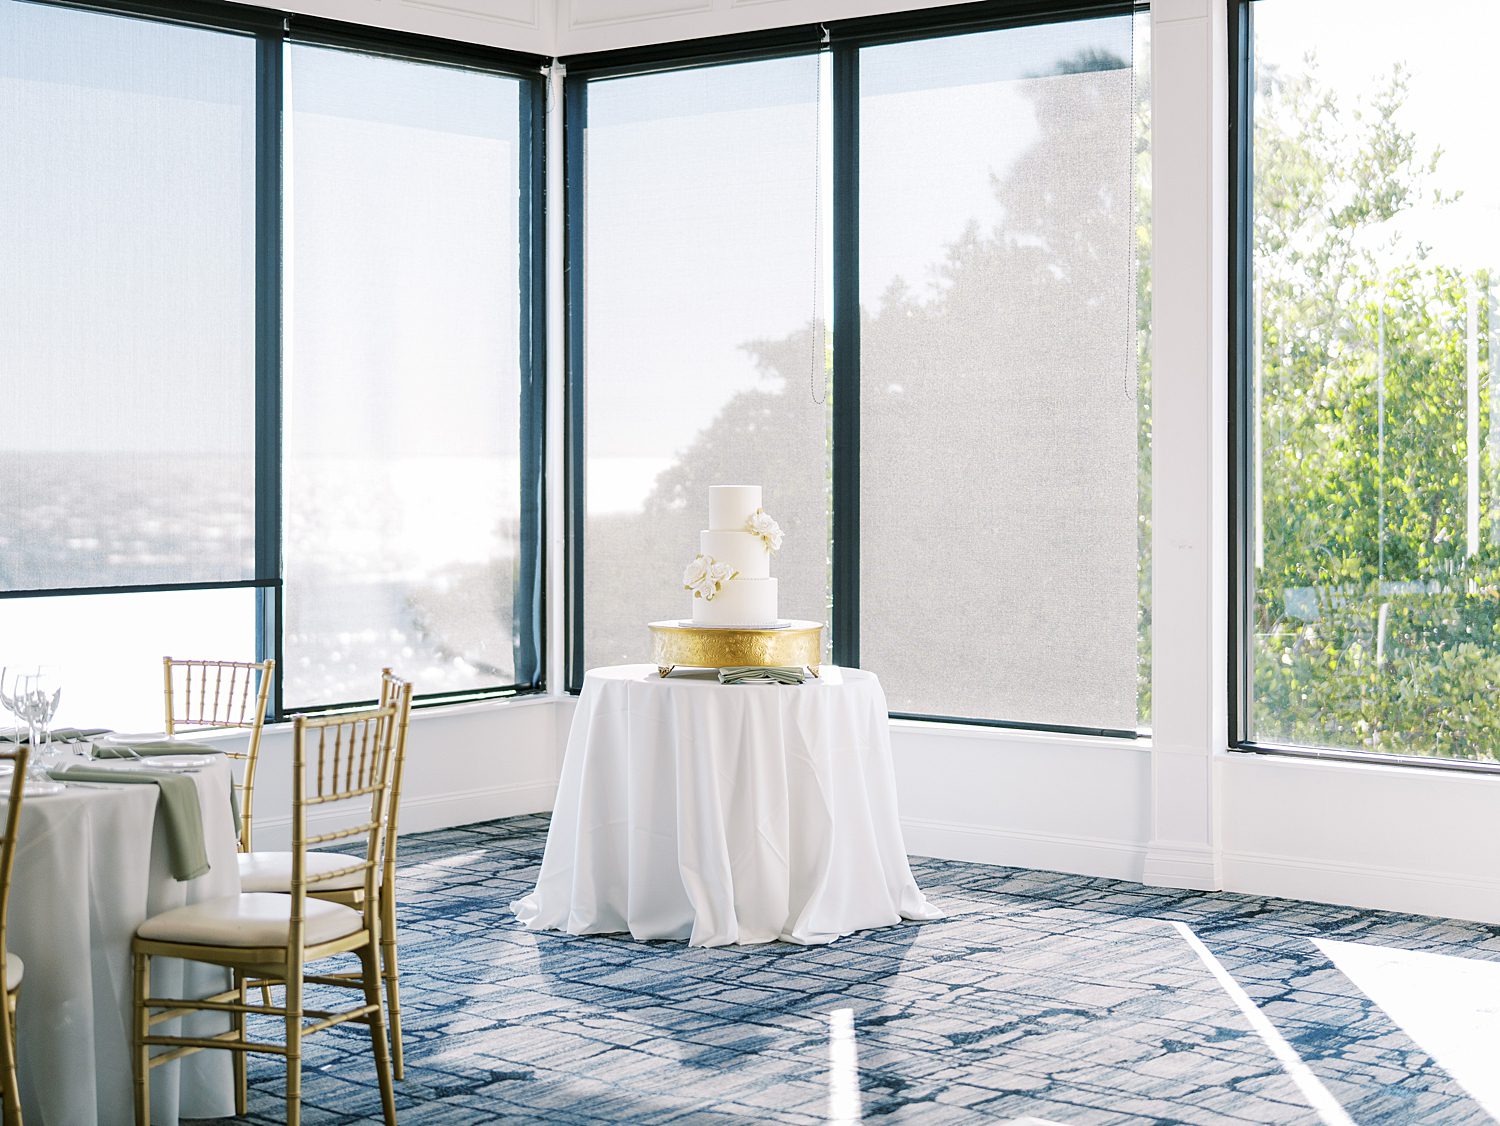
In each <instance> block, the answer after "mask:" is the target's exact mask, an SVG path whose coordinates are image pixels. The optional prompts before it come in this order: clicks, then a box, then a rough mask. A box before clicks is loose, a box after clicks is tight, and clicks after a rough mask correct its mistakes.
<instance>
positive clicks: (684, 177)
mask: <svg viewBox="0 0 1500 1126" xmlns="http://www.w3.org/2000/svg"><path fill="white" fill-rule="evenodd" d="M570 81H573V82H575V83H576V84H577V85H575V90H578V91H579V92H578V93H577V94H575V98H578V99H580V101H577V102H574V103H572V104H573V105H580V104H581V103H582V101H583V100H586V108H583V109H582V110H581V111H580V112H581V113H583V114H586V118H584V120H586V122H587V125H586V128H585V129H584V131H583V137H582V153H581V154H578V155H580V156H581V157H582V167H583V168H584V169H586V172H585V177H584V181H583V195H582V198H581V199H580V198H578V197H576V196H575V197H574V198H572V199H571V200H570V204H571V205H572V206H573V208H574V209H575V210H574V215H575V218H581V235H582V237H581V244H580V243H577V242H575V245H574V247H573V249H574V252H575V253H581V255H582V260H583V261H584V263H585V264H586V273H584V275H583V279H582V293H581V297H582V308H581V309H580V308H576V307H575V309H574V315H575V316H577V315H579V314H581V317H582V321H581V327H582V350H581V351H582V354H581V356H579V355H577V354H576V353H575V356H574V362H575V365H576V366H575V378H578V377H580V376H581V380H580V382H581V389H582V402H581V406H582V413H583V421H584V423H585V425H584V429H583V430H582V432H581V433H575V435H574V439H575V444H574V447H573V448H574V451H575V455H576V457H577V460H576V462H575V467H576V470H577V472H578V473H579V475H581V478H582V488H581V491H579V492H575V496H574V503H575V504H576V505H578V506H580V507H579V510H578V514H579V515H580V516H581V518H582V533H583V535H582V544H581V545H579V544H576V543H575V545H574V551H575V552H578V551H579V549H580V546H581V558H580V556H579V555H575V557H574V558H575V566H576V565H577V564H578V563H581V573H579V572H577V571H575V574H574V581H575V583H578V582H580V581H581V604H580V602H575V605H574V620H573V626H574V628H575V630H577V629H579V628H580V627H581V630H582V644H581V645H579V644H576V643H575V647H574V653H573V660H574V670H573V680H574V682H575V684H576V683H577V682H579V681H581V679H582V671H583V669H584V668H591V667H593V666H595V665H608V664H620V663H625V662H632V661H639V660H641V658H642V656H643V655H644V653H645V652H646V648H647V644H648V636H649V635H648V634H647V632H646V623H647V622H649V621H655V620H662V619H678V618H684V617H687V616H688V615H689V596H688V594H687V593H686V592H685V591H684V590H683V589H682V583H681V580H680V579H679V576H680V575H681V574H682V570H683V567H684V565H685V564H686V563H687V562H688V560H689V559H690V558H691V557H692V555H693V554H694V553H695V552H696V551H697V545H698V533H699V532H700V531H701V530H702V529H704V528H706V527H707V524H708V486H710V485H714V484H731V483H742V482H744V483H752V484H756V483H758V484H761V485H762V486H763V487H764V489H765V507H766V511H767V512H770V513H771V514H772V515H773V516H775V517H776V518H777V519H778V520H780V521H781V522H782V526H783V527H784V528H785V530H786V533H787V535H786V541H785V546H784V547H783V548H782V550H781V551H780V552H779V553H778V554H777V555H776V558H775V561H774V562H773V564H772V573H773V574H774V575H775V576H776V577H777V579H778V588H779V595H780V610H781V613H782V614H783V616H785V617H788V618H803V619H813V620H826V617H827V612H828V511H829V509H828V503H829V501H828V498H829V476H828V475H829V461H828V426H829V415H828V402H829V398H830V396H829V393H828V374H827V359H826V347H825V342H824V336H825V333H824V331H823V324H824V323H825V322H824V321H823V319H822V310H821V308H820V307H819V302H820V294H821V289H820V287H819V285H818V278H819V260H820V255H821V253H822V233H823V231H824V229H825V228H824V227H823V226H822V225H821V222H820V207H821V198H820V197H821V193H822V179H821V176H820V169H821V168H825V167H826V164H824V163H822V162H820V159H819V151H820V144H821V142H822V141H823V139H824V138H825V137H826V131H824V130H822V129H821V123H820V111H819V57H818V56H817V55H816V54H807V55H798V56H794V57H791V58H776V59H762V60H756V61H752V62H742V63H732V64H726V65H722V66H712V67H699V68H692V69H683V70H673V71H667V72H664V73H657V74H644V75H634V76H630V77H621V78H608V79H596V80H591V81H588V82H587V83H586V84H584V83H583V82H582V80H580V79H570ZM579 120H580V119H579V118H578V117H575V118H574V122H573V126H576V124H577V123H578V121H579ZM573 126H570V128H572V127H573ZM575 261H577V259H575ZM580 361H581V363H580ZM578 484H579V483H578V481H577V480H576V479H575V483H574V487H575V490H576V489H577V488H578ZM579 591H580V588H579V587H576V586H575V598H580V594H579ZM580 610H581V615H580V614H579V611H580ZM580 662H581V664H580Z"/></svg>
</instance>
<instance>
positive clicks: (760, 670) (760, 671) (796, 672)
mask: <svg viewBox="0 0 1500 1126" xmlns="http://www.w3.org/2000/svg"><path fill="white" fill-rule="evenodd" d="M804 679H805V677H804V674H803V672H802V669H800V668H792V667H790V666H786V665H736V666H734V667H732V668H727V669H720V670H719V683H720V684H801V683H802V681H803V680H804Z"/></svg>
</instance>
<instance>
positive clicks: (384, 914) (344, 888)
mask: <svg viewBox="0 0 1500 1126" xmlns="http://www.w3.org/2000/svg"><path fill="white" fill-rule="evenodd" d="M411 697H412V684H411V681H409V680H403V679H402V678H401V677H399V676H396V675H395V674H394V673H393V672H391V670H390V669H388V668H387V669H381V670H380V707H382V708H387V707H393V706H394V707H395V709H396V720H395V723H396V729H395V739H396V746H395V750H394V751H393V752H392V755H391V785H390V803H389V805H388V806H387V811H386V824H385V850H384V853H383V855H382V856H381V862H380V887H379V889H378V891H377V895H378V896H379V900H380V903H379V907H380V972H381V977H382V979H383V981H384V983H385V998H386V1015H385V1022H386V1028H387V1029H388V1030H389V1032H390V1036H391V1065H392V1071H393V1072H394V1074H395V1076H396V1078H397V1079H402V1078H404V1077H405V1075H406V1062H405V1059H404V1055H405V1053H404V1052H403V1050H402V1047H401V982H400V971H399V968H398V965H397V955H396V848H397V844H398V839H399V833H398V828H399V821H400V814H401V782H402V779H403V777H404V776H405V773H406V732H407V727H408V725H409V724H410V722H411ZM291 859H292V858H291V853H288V852H246V853H241V854H240V857H239V860H240V889H241V890H242V891H286V890H287V889H288V888H289V887H290V884H291V874H292V869H291ZM340 860H341V856H340V854H339V853H330V852H322V853H320V852H312V853H308V864H309V867H310V868H312V869H313V870H316V869H317V867H318V866H320V865H333V864H337V863H339V861H340ZM309 894H311V895H315V896H317V897H318V898H319V899H328V900H331V901H333V902H334V903H343V904H346V905H347V906H350V907H362V906H363V905H364V888H363V887H362V886H361V885H360V884H359V882H358V881H357V880H355V879H354V878H353V877H352V876H344V877H342V878H339V879H332V880H329V881H328V882H327V883H326V884H324V885H322V886H321V887H318V888H315V889H313V890H311V891H310V892H309Z"/></svg>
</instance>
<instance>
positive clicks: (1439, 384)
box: [1253, 59, 1500, 759]
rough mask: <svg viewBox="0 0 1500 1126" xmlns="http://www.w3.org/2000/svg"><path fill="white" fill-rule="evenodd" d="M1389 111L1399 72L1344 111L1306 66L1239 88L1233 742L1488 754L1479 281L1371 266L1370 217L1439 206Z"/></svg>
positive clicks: (1375, 259) (1492, 658)
mask: <svg viewBox="0 0 1500 1126" xmlns="http://www.w3.org/2000/svg"><path fill="white" fill-rule="evenodd" d="M1406 97H1407V76H1406V74H1405V73H1404V72H1403V71H1402V70H1400V69H1399V68H1398V69H1397V70H1395V71H1394V72H1393V73H1392V74H1391V75H1390V77H1389V79H1388V80H1387V81H1386V82H1385V83H1384V85H1383V86H1382V87H1381V88H1380V89H1379V90H1378V91H1377V92H1376V94H1375V96H1374V97H1373V98H1371V99H1369V100H1368V101H1367V102H1366V103H1365V104H1364V105H1363V106H1361V107H1353V106H1349V105H1346V104H1344V102H1343V100H1342V99H1340V98H1339V97H1338V96H1336V95H1335V94H1334V93H1333V92H1332V91H1330V90H1328V89H1327V88H1325V87H1324V86H1323V85H1322V84H1321V83H1320V81H1319V79H1318V75H1317V69H1316V65H1315V62H1314V61H1313V60H1312V59H1309V60H1307V65H1306V67H1305V68H1304V69H1303V70H1301V71H1299V72H1298V73H1295V74H1284V73H1279V72H1276V71H1263V72H1261V73H1260V74H1259V75H1258V76H1257V96H1256V132H1255V162H1254V168H1255V208H1254V231H1253V237H1254V254H1255V268H1254V276H1255V281H1256V299H1257V310H1256V320H1257V323H1258V325H1259V328H1260V345H1259V351H1258V357H1259V371H1260V394H1259V418H1258V428H1259V430H1258V432H1259V435H1260V447H1259V450H1258V451H1257V452H1258V454H1259V457H1260V472H1261V475H1262V480H1261V498H1262V499H1261V507H1260V511H1259V514H1258V519H1257V520H1256V524H1257V528H1258V534H1259V537H1260V552H1261V554H1262V556H1263V560H1262V562H1261V565H1260V566H1259V567H1258V568H1257V570H1256V574H1255V604H1254V615H1255V619H1254V629H1255V634H1256V641H1255V653H1254V699H1253V724H1254V734H1255V736H1256V737H1257V738H1259V739H1261V740H1264V741H1286V742H1293V743H1303V744H1317V745H1322V744H1328V745H1334V746H1342V747H1351V748H1360V749H1369V750H1381V751H1394V752H1399V753H1405V754H1420V755H1445V756H1454V757H1462V758H1482V759H1494V757H1495V747H1496V743H1497V738H1500V707H1497V706H1496V705H1495V703H1494V702H1493V696H1494V693H1493V687H1494V685H1495V684H1496V683H1500V635H1497V632H1496V622H1497V614H1496V610H1497V602H1496V587H1495V581H1494V575H1495V563H1496V553H1495V550H1494V547H1493V544H1492V541H1493V540H1494V538H1495V536H1494V532H1495V513H1494V510H1493V506H1490V505H1486V506H1485V508H1484V510H1483V511H1482V513H1481V518H1480V538H1481V542H1482V543H1483V544H1484V545H1485V546H1484V547H1483V548H1482V550H1480V551H1479V553H1478V554H1477V555H1471V554H1470V553H1469V546H1468V543H1467V539H1466V532H1465V527H1466V517H1467V496H1466V493H1467V490H1466V457H1467V452H1468V451H1467V442H1466V436H1465V426H1466V421H1467V420H1466V412H1467V403H1466V374H1467V367H1466V344H1467V335H1466V328H1467V309H1468V302H1469V301H1470V300H1471V288H1473V287H1478V290H1479V292H1480V293H1481V294H1482V293H1484V292H1485V290H1486V288H1487V284H1488V279H1487V277H1485V276H1483V275H1480V276H1479V277H1477V278H1476V277H1472V276H1469V277H1466V276H1464V275H1462V274H1460V273H1459V272H1458V271H1456V270H1454V269H1452V268H1449V267H1448V266H1445V265H1444V264H1443V263H1442V262H1440V261H1437V260H1436V259H1435V258H1434V257H1433V256H1432V255H1431V254H1429V253H1428V252H1427V251H1425V250H1422V251H1420V252H1419V253H1418V254H1417V256H1416V257H1415V258H1414V259H1413V260H1410V261H1407V262H1404V263H1399V264H1397V265H1395V266H1392V265H1391V264H1390V263H1388V262H1387V263H1384V268H1382V262H1381V253H1380V251H1381V247H1380V231H1381V230H1382V229H1383V228H1380V227H1378V226H1376V225H1377V224H1381V223H1384V222H1385V221H1386V220H1389V219H1390V218H1391V217H1392V216H1395V215H1397V214H1398V213H1399V212H1401V211H1402V210H1403V209H1406V208H1409V207H1412V206H1416V205H1421V204H1429V203H1430V204H1442V203H1444V202H1451V197H1445V196H1443V195H1442V194H1441V193H1440V192H1438V191H1437V190H1436V189H1435V188H1434V186H1433V185H1434V181H1435V173H1436V171H1437V168H1438V165H1439V161H1440V159H1441V155H1442V154H1441V152H1440V151H1436V150H1434V151H1432V152H1423V151H1422V148H1421V146H1420V144H1419V143H1418V138H1417V137H1416V136H1415V135H1414V134H1413V133H1412V132H1410V131H1409V130H1407V129H1405V128H1403V126H1402V124H1401V109H1402V106H1403V104H1404V102H1405V100H1406ZM1479 306H1480V309H1481V312H1482V315H1481V318H1480V339H1485V338H1487V336H1488V332H1487V329H1488V324H1487V320H1488V318H1487V315H1483V311H1484V310H1486V309H1487V307H1488V301H1487V300H1481V301H1480V303H1479ZM1482 363H1483V365H1484V369H1483V370H1482V371H1481V377H1480V386H1481V411H1482V412H1483V413H1484V416H1485V419H1484V421H1482V422H1481V432H1485V431H1487V430H1488V421H1487V416H1488V411H1489V403H1488V386H1489V378H1488V356H1487V355H1483V356H1482ZM1488 460H1489V455H1488V451H1484V452H1483V459H1482V465H1481V468H1482V471H1483V472H1484V474H1485V476H1486V478H1488V476H1489V472H1490V468H1491V467H1490V466H1489V464H1488Z"/></svg>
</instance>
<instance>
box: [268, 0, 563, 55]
mask: <svg viewBox="0 0 1500 1126" xmlns="http://www.w3.org/2000/svg"><path fill="white" fill-rule="evenodd" d="M249 2H251V3H255V4H257V5H258V6H259V7H263V8H273V9H275V10H277V11H281V12H291V13H293V14H296V15H304V16H321V17H323V18H324V19H331V20H343V21H345V22H346V23H357V24H364V25H366V26H368V27H380V28H385V29H387V30H390V31H405V32H411V33H413V34H416V35H431V36H435V37H437V38H439V39H455V40H458V41H459V42H461V43H481V44H484V45H485V46H488V47H505V48H508V49H510V50H512V51H529V52H532V53H533V54H537V55H554V54H557V51H556V50H555V49H554V48H555V45H556V43H555V35H556V28H557V13H556V10H555V7H554V4H555V0H249Z"/></svg>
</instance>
